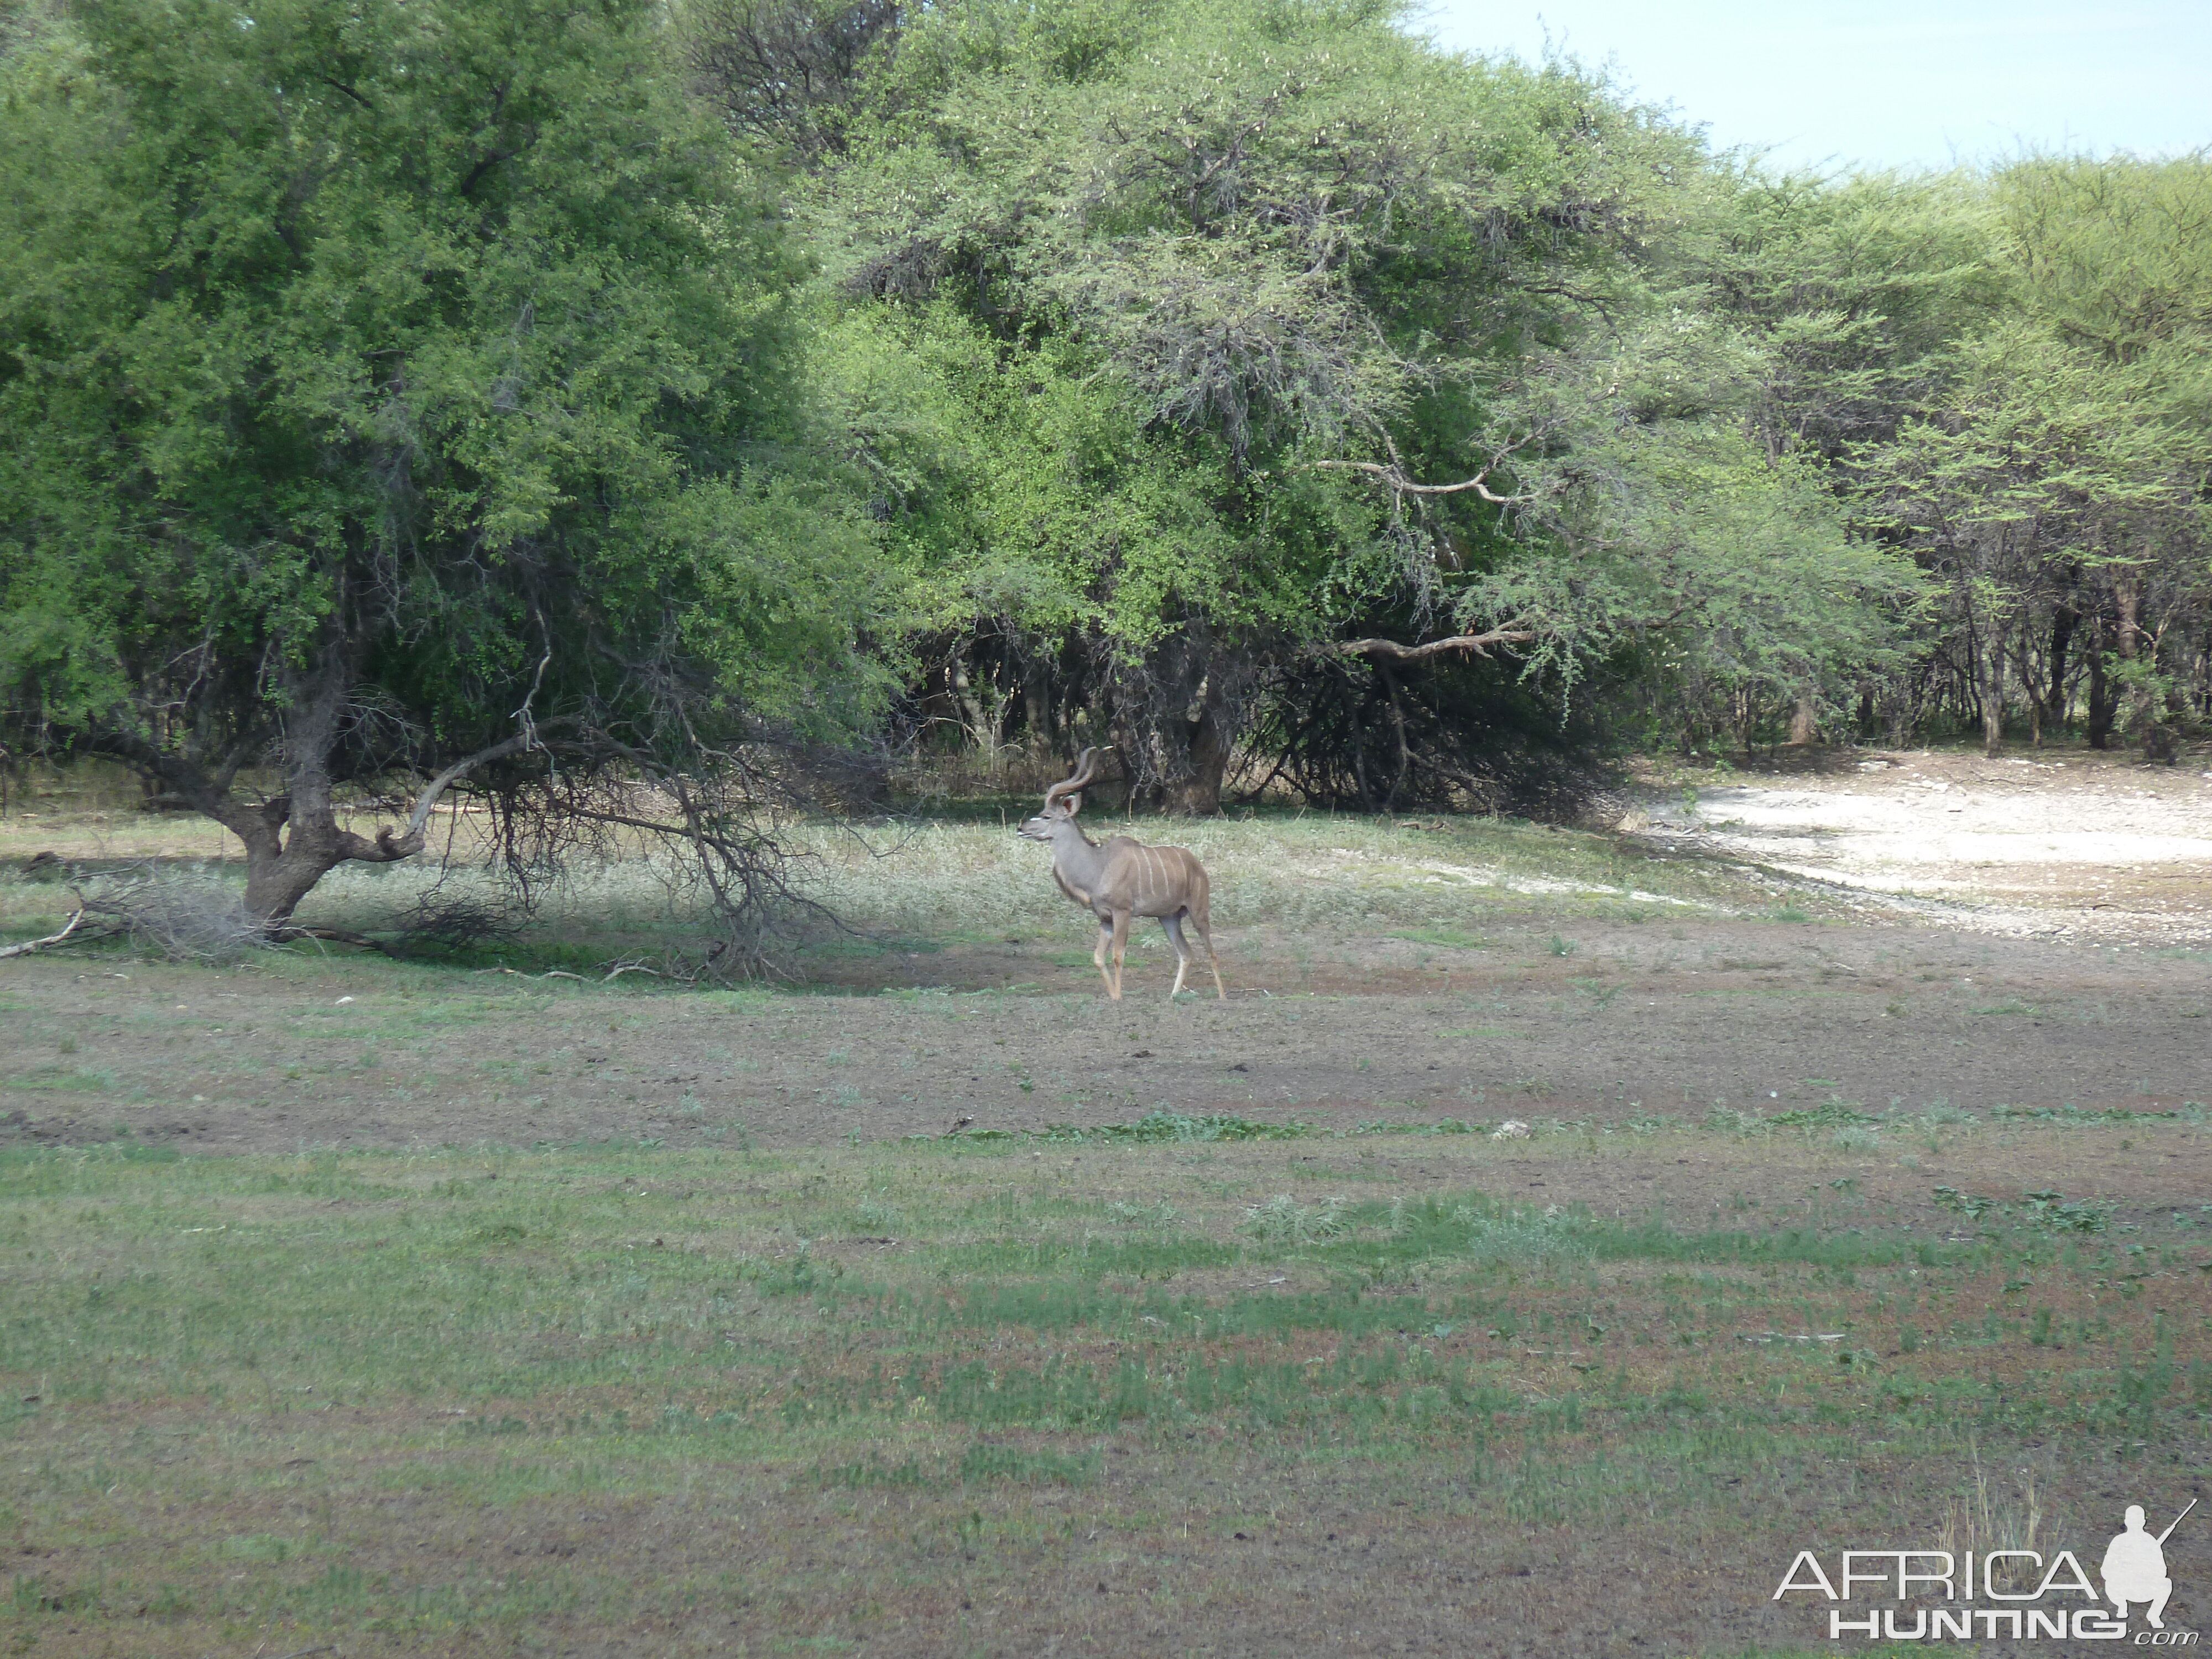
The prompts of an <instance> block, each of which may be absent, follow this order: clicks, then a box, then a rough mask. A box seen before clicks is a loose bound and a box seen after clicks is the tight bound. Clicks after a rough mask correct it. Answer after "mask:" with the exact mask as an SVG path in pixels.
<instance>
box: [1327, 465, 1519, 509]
mask: <svg viewBox="0 0 2212 1659" xmlns="http://www.w3.org/2000/svg"><path fill="white" fill-rule="evenodd" d="M1310 465H1313V466H1315V467H1316V468H1320V469H1322V470H1325V471H1334V472H1370V473H1372V474H1374V476H1375V477H1378V478H1380V479H1382V480H1383V483H1386V484H1388V485H1389V486H1390V488H1391V489H1392V490H1393V491H1394V492H1395V493H1396V494H1398V495H1458V494H1459V493H1460V492H1461V491H1462V490H1467V489H1472V490H1473V491H1474V493H1475V494H1476V495H1480V496H1481V497H1482V499H1483V500H1484V501H1490V502H1492V503H1493V504H1495V505H1497V506H1498V507H1522V506H1525V505H1527V504H1528V502H1530V501H1541V500H1542V499H1543V493H1541V492H1539V493H1536V494H1528V493H1523V494H1522V495H1499V494H1498V492H1497V491H1496V490H1494V489H1492V488H1491V487H1490V486H1489V484H1488V483H1486V482H1485V480H1486V479H1487V478H1488V477H1490V469H1489V468H1488V467H1485V468H1483V469H1482V471H1480V472H1478V473H1476V474H1475V475H1474V477H1472V478H1469V479H1468V480H1467V481H1466V482H1465V483H1453V484H1423V483H1414V482H1413V480H1412V479H1411V478H1409V477H1407V476H1406V475H1405V473H1404V471H1402V470H1401V469H1400V468H1398V467H1396V466H1385V465H1383V463H1381V462H1380V461H1314V462H1311V463H1310Z"/></svg>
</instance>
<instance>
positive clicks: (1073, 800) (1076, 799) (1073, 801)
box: [1060, 789, 1083, 817]
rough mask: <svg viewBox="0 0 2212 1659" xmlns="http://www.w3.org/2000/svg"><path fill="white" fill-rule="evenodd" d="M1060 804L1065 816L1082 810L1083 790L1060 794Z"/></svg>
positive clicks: (1070, 815) (1072, 815)
mask: <svg viewBox="0 0 2212 1659" xmlns="http://www.w3.org/2000/svg"><path fill="white" fill-rule="evenodd" d="M1060 805H1061V806H1062V807H1063V808H1065V809H1066V812H1067V816H1068V817H1074V816H1075V815H1076V814H1077V813H1078V812H1080V811H1082V810H1083V792H1082V791H1081V790H1080V789H1079V790H1077V791H1076V792H1075V793H1073V794H1072V795H1066V796H1062V797H1061V799H1060Z"/></svg>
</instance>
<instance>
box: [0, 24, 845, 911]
mask: <svg viewBox="0 0 2212 1659" xmlns="http://www.w3.org/2000/svg"><path fill="white" fill-rule="evenodd" d="M654 15H655V14H654V11H653V8H652V6H651V5H649V4H648V3H647V0H583V3H574V0H562V3H558V4H555V3H550V0H549V3H539V0H428V3H424V0H360V3H357V4H354V5H350V6H347V7H343V8H333V7H328V6H323V5H319V4H316V3H313V0H271V3H269V4H266V5H258V6H256V7H255V9H253V11H252V14H251V15H246V14H242V13H241V12H240V11H239V10H238V9H236V8H235V7H234V6H231V5H228V4H222V3H213V0H173V3H172V0H162V3H153V0H89V3H86V4H84V5H82V6H75V7H72V8H70V10H69V11H68V13H67V14H66V21H53V22H50V23H49V24H48V25H47V26H46V27H44V28H43V29H41V30H40V31H39V32H38V33H35V34H34V35H33V38H32V39H30V40H27V41H25V42H21V43H19V44H18V46H16V48H15V50H14V51H13V52H11V53H10V54H9V57H8V58H7V59H6V61H5V64H4V66H0V77H3V78H0V171H4V173H5V174H6V176H7V177H8V179H9V180H10V189H9V191H8V192H7V194H6V197H5V198H4V199H0V698H4V702H0V718H4V720H5V721H6V723H7V726H8V727H9V733H10V738H11V741H12V742H13V743H14V744H16V745H17V746H19V747H21V748H25V749H39V750H44V751H45V752H47V753H50V754H53V755H56V756H67V755H72V754H76V755H104V756H108V757H113V758H115V759H118V760H120V761H122V762H124V763H126V764H128V765H129V766H131V767H132V768H134V769H137V771H138V772H139V773H140V774H142V775H143V776H144V777H146V778H147V779H148V780H149V781H151V782H153V783H155V784H156V785H157V786H158V787H161V789H162V790H164V791H165V792H167V793H168V794H170V795H171V796H173V798H175V799H178V800H179V801H180V802H182V803H183V804H185V805H188V806H190V807H191V808H192V809H194V810H196V811H201V812H204V813H205V814H207V815H208V816H209V817H212V818H214V819H216V821H217V822H219V823H222V824H223V825H225V826H226V827H227V828H228V829H230V830H232V831H233V832H234V833H235V834H236V835H237V836H239V837H240V840H241V841H242V842H244V843H245V848H246V861H247V872H248V874H247V888H246V903H247V906H248V908H249V909H250V910H251V912H252V914H253V915H254V916H255V917H257V918H258V919H259V921H261V922H262V923H263V924H264V926H265V927H269V928H270V929H272V930H282V929H283V927H285V926H286V925H287V924H289V921H290V918H291V917H292V915H293V912H294V910H295V907H297V906H298V904H299V903H300V902H301V899H302V898H303V897H304V896H306V895H307V893H308V892H309V891H310V890H312V889H313V886H314V884H315V883H316V882H317V881H318V880H319V878H321V877H322V876H323V875H324V874H325V872H328V871H329V870H331V868H333V867H335V866H337V865H338V864H340V863H343V862H344V861H347V860H366V861H371V862H378V861H388V860H397V859H404V858H406V857H409V856H410V855H412V854H415V853H416V852H418V851H419V850H420V849H421V848H422V845H423V841H424V832H425V826H426V823H427V820H428V816H429V814H430V812H431V811H432V809H433V807H434V805H435V802H436V801H437V799H438V798H439V796H440V793H441V791H443V790H444V789H446V788H447V787H450V786H451V785H453V783H454V782H455V781H457V780H459V779H461V778H463V777H465V776H467V775H470V774H471V773H472V772H475V773H477V774H478V775H487V773H488V771H489V772H498V771H500V769H504V770H503V772H501V775H502V776H503V777H504V779H505V780H506V781H507V782H508V783H509V784H513V783H516V782H517V781H520V780H524V779H526V778H535V779H536V780H537V781H538V785H539V786H540V787H538V797H539V799H541V801H556V802H563V803H565V804H566V805H568V807H570V808H572V809H574V810H579V811H585V812H586V813H591V812H597V813H598V814H599V817H602V818H607V817H612V818H622V817H629V818H633V819H635V820H636V822H637V823H639V824H640V825H641V826H642V827H645V828H647V829H653V828H656V827H657V828H659V829H666V828H668V827H670V820H669V819H668V818H667V817H665V815H663V816H661V817H655V816H654V815H653V813H651V812H647V811H642V810H641V809H640V808H638V807H636V806H635V805H631V806H628V807H621V806H613V807H611V806H610V805H608V803H607V802H606V801H605V800H604V799H603V800H601V801H599V803H598V805H596V806H593V805H592V804H591V803H589V802H587V801H586V800H585V799H583V797H582V795H580V793H578V792H577V790H576V788H575V785H576V784H577V782H578V781H579V779H588V778H589V777H591V776H592V775H594V772H595V769H596V770H599V771H604V770H605V769H608V768H613V769H618V770H619V771H621V773H622V774H623V775H624V776H626V777H628V778H630V779H633V780H636V779H641V778H642V779H653V778H659V779H660V780H662V781H664V782H665V783H667V784H668V785H669V787H670V790H671V791H672V792H673V793H672V798H673V799H676V800H678V803H679V806H680V808H681V810H680V811H679V812H678V815H677V817H678V820H679V821H680V822H678V824H677V827H678V829H682V830H684V831H685V832H687V833H688V834H689V835H690V838H691V841H692V844H693V845H694V846H695V848H699V849H701V850H704V851H707V852H708V853H709V854H710V855H711V858H718V859H720V860H721V862H722V864H723V866H724V869H723V873H724V874H725V875H727V874H728V873H729V872H730V871H731V870H732V869H733V868H736V867H738V866H743V865H744V864H745V862H746V860H747V858H748V857H749V856H750V853H749V851H748V848H750V849H751V851H757V850H758V848H757V845H755V844H753V843H750V842H748V841H747V839H746V837H745V836H744V833H743V831H742V829H741V828H740V827H739V826H738V820H737V819H736V818H735V817H733V816H732V810H731V809H732V801H731V799H729V797H728V796H727V794H726V791H724V790H722V789H721V788H720V787H719V785H718V783H717V781H718V780H726V779H727V778H728V777H729V775H731V772H732V766H733V764H734V763H735V762H736V760H737V758H738V753H739V750H738V745H739V744H741V743H742V742H743V740H744V738H746V737H747V736H748V735H749V734H750V733H752V732H756V731H757V729H758V726H759V723H760V722H762V721H763V720H777V721H781V722H783V723H785V724H786V725H787V726H788V725H793V724H795V725H799V726H813V727H816V728H821V727H829V726H838V725H840V724H850V723H853V722H854V721H858V720H865V719H866V718H867V717H868V716H869V715H870V714H872V711H873V709H874V708H876V707H878V703H879V692H880V679H881V677H880V675H879V674H878V672H877V671H874V670H872V669H871V668H869V667H868V666H867V665H866V663H865V662H864V661H862V660H861V659H860V656H859V654H858V652H857V647H858V642H859V638H860V630H861V629H863V628H864V627H865V626H866V621H867V618H868V616H869V614H870V610H871V607H872V605H874V604H875V603H876V602H877V601H876V600H875V599H873V598H872V597H871V595H872V592H874V591H875V588H876V585H875V584H873V583H872V576H871V572H872V562H873V558H874V553H873V542H872V538H871V535H870V534H869V532H867V530H866V527H865V526H864V525H863V524H862V523H861V521H860V520H858V519H857V518H856V517H855V516H854V514H852V513H849V512H848V511H846V510H844V509H843V508H842V507H839V505H838V504H837V498H836V496H835V495H834V494H833V493H831V492H829V491H826V490H825V489H822V488H819V487H817V486H816V485H813V484H811V483H809V482H808V480H807V478H806V477H805V475H804V474H803V473H801V472H799V471H793V469H792V468H790V467H788V466H785V465H778V464H777V458H778V457H779V456H780V455H787V454H788V453H791V452H792V445H793V439H794V438H795V437H796V436H798V434H796V433H795V431H794V428H793V421H792V417H791V415H790V407H791V403H792V393H791V391H790V384H791V381H792V378H793V344H792V330H791V328H790V326H789V325H788V322H787V315H786V299H787V295H788V294H789V292H790V290H791V289H792V285H793V281H794V278H795V276H796V266H795V262H794V261H793V258H792V256H791V255H790V253H789V252H787V250H786V248H785V246H784V244H783V240H782V238H781V234H780V233H779V232H778V230H777V229H776V228H775V221H774V216H773V214H772V213H771V212H770V210H769V209H768V208H767V207H766V206H765V205H764V204H763V203H762V202H761V201H760V200H758V199H756V198H755V197H752V196H750V195H749V194H748V193H747V192H746V191H744V189H742V188H741V187H739V185H738V183H737V182H735V181H736V180H738V178H739V175H738V173H735V172H734V171H733V170H732V167H731V166H730V165H729V158H728V155H727V144H726V139H725V138H724V137H723V136H722V134H721V133H720V130H719V129H718V128H716V127H715V126H714V125H712V124H710V123H708V122H706V121H704V120H702V119H701V118H698V117H696V116H695V115H694V114H693V113H691V112H690V109H689V107H688V106H687V104H686V102H685V101H684V98H683V96H682V93H681V88H680V87H678V86H677V85H676V84H674V77H673V76H672V75H671V72H670V71H669V70H668V69H667V67H666V66H665V54H664V53H663V52H662V50H661V48H660V45H659V42H658V41H657V40H656V39H655V36H654V33H653V27H654V23H653V19H654ZM408 775H412V776H413V777H414V778H415V780H416V787H413V788H410V791H409V792H408V793H410V794H411V795H412V796H413V799H412V802H411V805H403V807H402V809H401V810H402V811H403V813H404V816H403V817H401V819H400V821H399V822H398V823H396V824H387V825H386V827H384V828H382V829H377V830H375V831H374V833H371V834H362V833H359V832H357V831H356V829H354V828H352V827H351V826H350V824H349V823H348V821H347V818H348V813H347V811H346V810H345V799H344V792H345V791H346V789H347V787H349V786H363V787H366V786H369V785H374V784H378V783H388V782H389V781H391V780H392V779H394V778H397V777H404V776H408ZM264 784H266V785H267V786H268V787H266V788H265V790H264V788H262V787H260V786H262V785H264ZM668 798H670V797H669V796H666V795H664V797H663V798H662V799H664V800H665V799H668ZM731 860H736V864H735V865H732V862H731ZM739 896H740V897H741V898H743V897H746V896H751V894H750V890H746V891H745V892H744V893H741V894H740V895H739Z"/></svg>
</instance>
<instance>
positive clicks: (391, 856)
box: [90, 650, 557, 934]
mask: <svg viewBox="0 0 2212 1659" xmlns="http://www.w3.org/2000/svg"><path fill="white" fill-rule="evenodd" d="M352 667H353V665H352V664H351V662H350V661H349V659H347V658H346V657H345V656H344V655H343V653H339V652H337V651H335V650H333V651H332V652H331V654H330V655H328V656H327V657H325V659H323V660H322V661H320V662H319V663H318V664H316V665H313V667H311V668H309V669H307V670H305V671H296V672H295V673H293V674H291V675H289V676H288V677H287V679H288V683H287V684H285V685H284V688H283V689H284V690H285V691H286V693H287V694H288V696H287V702H286V705H285V708H284V713H283V717H282V721H281V724H280V726H279V727H278V730H277V734H276V735H277V737H278V739H279V744H280V747H281V749H282V751H283V771H284V779H285V782H286V784H287V785H288V786H289V787H288V790H287V793H284V794H283V795H280V796H278V797H277V798H276V799H274V800H268V801H263V802H261V803H259V804H258V805H253V804H249V803H247V802H246V801H242V800H240V799H238V798H237V797H236V796H235V795H234V794H233V793H231V791H232V786H233V784H234V781H235V779H236V777H237V774H238V769H239V767H240V764H241V763H243V762H244V760H245V759H246V757H248V756H249V755H251V754H252V753H255V752H258V750H260V749H261V747H262V746H263V744H264V742H265V740H266V738H267V736H268V733H267V732H265V731H261V730H255V731H251V732H245V733H242V734H237V740H236V741H235V742H234V744H233V747H232V749H231V750H230V752H229V754H228V756H226V757H223V758H222V759H221V760H219V761H216V762H213V763H207V764H204V763H202V761H201V759H199V758H196V757H193V756H192V755H191V752H190V751H189V750H187V751H185V752H184V753H179V752H176V751H173V750H167V749H163V748H161V747H159V746H157V745H156V744H154V743H152V742H150V741H149V740H148V739H147V738H143V737H142V736H139V735H138V734H137V733H134V732H108V733H106V734H103V735H101V736H100V737H99V738H95V739H94V741H93V743H92V744H91V745H90V746H91V747H92V748H93V749H94V751H95V752H98V753H102V754H106V755H109V756H112V757H114V758H115V759H117V760H119V761H122V762H123V763H125V764H126V765H128V766H130V767H131V769H133V770H135V771H137V773H138V775H140V776H141V777H143V778H149V779H153V780H155V781H157V782H158V783H160V784H161V786H162V787H165V788H167V789H170V790H173V792H174V793H176V795H177V796H178V798H179V799H181V800H182V801H184V802H185V804H186V805H190V806H191V808H192V809H193V810H194V811H197V812H201V813H203V814H204V815H205V816H207V817H210V818H213V819H214V820H215V821H216V823H220V824H221V825H222V827H223V828H224V829H228V830H229V831H230V832H231V833H232V834H233V835H234V836H237V837H238V838H239V840H240V841H241V842H245V844H246V913H247V914H248V915H250V916H252V918H253V919H254V921H256V922H258V924H259V925H260V927H261V928H262V930H263V931H264V932H265V933H270V934H281V933H284V932H285V931H286V930H287V929H288V928H289V926H290V924H291V921H292V915H293V912H294V911H295V910H296V909H298V908H299V906H300V902H301V900H302V899H304V898H306V897H307V895H308V894H309V893H310V892H312V891H313V890H314V887H315V884H316V883H317V882H319V881H320V880H321V879H322V878H324V877H325V876H326V875H328V874H329V873H330V872H331V871H332V870H334V869H336V868H337V866H339V865H341V864H345V863H348V862H354V861H358V862H361V863H365V864H392V863H396V862H397V861H398V860H401V859H408V858H412V857H414V856H415V855H416V854H417V853H420V852H421V851H422V848H423V846H424V844H425V841H426V836H425V826H426V824H427V823H428V819H429V816H430V813H431V811H433V809H435V806H436V805H437V804H438V799H439V798H440V796H441V795H442V794H443V793H445V791H446V789H447V787H449V786H450V785H451V784H452V783H453V781H454V780H455V779H457V778H459V777H461V776H463V775H465V774H467V773H468V772H469V771H470V770H471V769H473V768H475V767H477V766H479V765H482V764H483V763H485V762H488V761H493V760H498V759H501V758H503V757H507V756H509V755H513V754H517V753H520V752H521V751H522V750H525V749H526V748H529V747H531V746H532V744H535V743H537V741H538V738H537V736H536V732H537V731H538V730H542V729H544V728H542V727H526V729H525V731H524V732H521V733H520V734H518V735H516V736H514V737H513V738H507V740H505V741H504V742H501V743H496V744H492V745H491V746H490V747H489V748H486V749H482V750H477V752H476V753H475V754H472V755H467V756H464V757H461V758H459V759H458V760H456V761H454V762H453V763H452V764H451V765H450V766H448V767H447V768H446V769H444V770H443V771H441V772H440V773H439V774H438V775H436V776H435V777H434V778H433V779H431V780H430V781H429V783H428V785H427V786H426V787H424V789H423V791H422V793H421V795H420V796H418V797H417V798H416V803H415V810H414V811H413V813H412V814H411V815H410V817H409V819H408V821H407V823H405V824H404V826H403V827H401V828H400V829H398V830H396V831H395V830H392V829H380V830H378V831H377V833H376V836H375V838H374V840H372V839H370V838H368V837H367V836H358V835H356V834H355V833H354V832H353V831H352V830H350V829H346V828H345V827H344V826H343V825H342V824H341V823H339V822H338V815H337V802H336V799H335V797H334V784H333V781H332V780H333V763H334V759H335V757H337V753H338V750H339V744H340V741H341V738H342V736H343V722H344V717H345V699H346V693H347V692H348V690H349V689H350V688H351V686H352V684H353V683H354V680H353V671H352ZM556 723H557V722H556Z"/></svg>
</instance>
